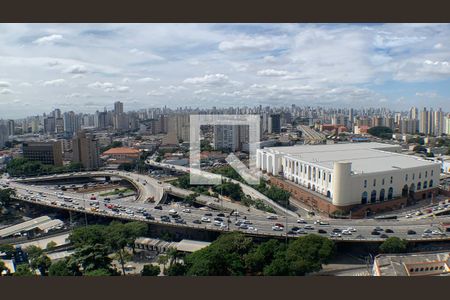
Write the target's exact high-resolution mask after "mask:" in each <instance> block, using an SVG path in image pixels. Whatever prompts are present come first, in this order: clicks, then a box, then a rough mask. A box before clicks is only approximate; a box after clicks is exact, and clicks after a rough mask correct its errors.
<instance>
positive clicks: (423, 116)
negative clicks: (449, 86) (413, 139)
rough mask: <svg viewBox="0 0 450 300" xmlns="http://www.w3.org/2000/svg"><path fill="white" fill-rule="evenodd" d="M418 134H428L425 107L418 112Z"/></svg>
mask: <svg viewBox="0 0 450 300" xmlns="http://www.w3.org/2000/svg"><path fill="white" fill-rule="evenodd" d="M419 132H420V133H425V134H427V133H428V111H427V109H426V107H424V108H423V110H422V111H421V112H420V126H419Z"/></svg>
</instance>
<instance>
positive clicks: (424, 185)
mask: <svg viewBox="0 0 450 300" xmlns="http://www.w3.org/2000/svg"><path fill="white" fill-rule="evenodd" d="M427 187H428V182H427V181H424V182H423V188H424V189H426V188H427Z"/></svg>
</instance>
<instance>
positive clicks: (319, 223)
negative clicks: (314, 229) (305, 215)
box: [314, 220, 330, 226]
mask: <svg viewBox="0 0 450 300" xmlns="http://www.w3.org/2000/svg"><path fill="white" fill-rule="evenodd" d="M314 224H316V225H323V226H325V225H330V223H329V222H327V221H321V220H316V221H314Z"/></svg>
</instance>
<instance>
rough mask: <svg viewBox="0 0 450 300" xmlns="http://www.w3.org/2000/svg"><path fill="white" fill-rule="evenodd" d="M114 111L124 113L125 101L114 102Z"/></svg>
mask: <svg viewBox="0 0 450 300" xmlns="http://www.w3.org/2000/svg"><path fill="white" fill-rule="evenodd" d="M114 113H116V114H123V103H122V102H120V101H117V102H114Z"/></svg>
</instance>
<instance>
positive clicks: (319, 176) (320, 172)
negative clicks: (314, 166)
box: [318, 171, 322, 179]
mask: <svg viewBox="0 0 450 300" xmlns="http://www.w3.org/2000/svg"><path fill="white" fill-rule="evenodd" d="M320 173H322V171H319V175H318V176H319V179H320Z"/></svg>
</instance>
